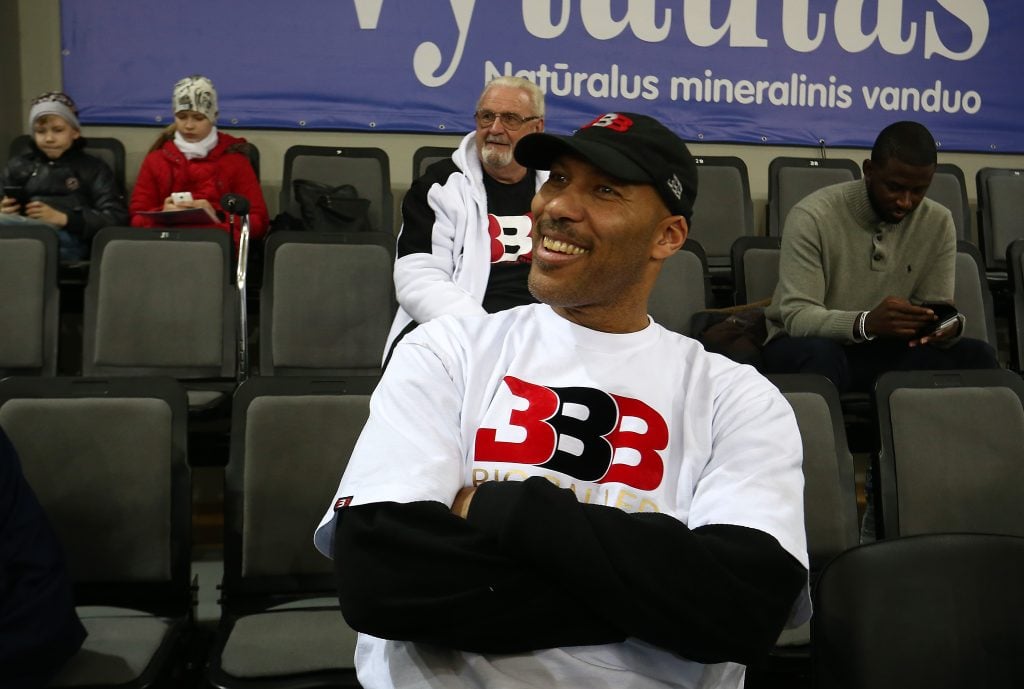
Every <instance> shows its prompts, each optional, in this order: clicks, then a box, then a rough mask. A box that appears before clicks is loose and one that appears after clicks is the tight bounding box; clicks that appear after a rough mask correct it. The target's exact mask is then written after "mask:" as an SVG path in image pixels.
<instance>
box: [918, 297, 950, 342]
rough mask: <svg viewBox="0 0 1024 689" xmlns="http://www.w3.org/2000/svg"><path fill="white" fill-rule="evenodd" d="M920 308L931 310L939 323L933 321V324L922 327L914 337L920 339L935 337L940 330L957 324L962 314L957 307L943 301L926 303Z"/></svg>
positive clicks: (921, 304)
mask: <svg viewBox="0 0 1024 689" xmlns="http://www.w3.org/2000/svg"><path fill="white" fill-rule="evenodd" d="M918 306H923V307H924V308H926V309H931V310H932V311H933V312H934V313H935V315H936V316H937V317H938V320H937V321H932V322H931V323H927V324H925V325H923V326H921V328H920V329H919V330H918V331H917V333H916V334H915V335H914V336H915V337H916V338H918V339H920V338H922V337H927V336H928V335H933V334H935V333H937V332H938V331H940V330H944V329H946V328H948V327H949V326H951V325H953V324H954V323H956V321H957V317H958V316H959V315H960V312H959V311H957V309H956V307H955V306H953V305H952V304H947V303H946V302H943V301H926V302H922V303H920V304H918Z"/></svg>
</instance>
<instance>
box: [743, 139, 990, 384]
mask: <svg viewBox="0 0 1024 689" xmlns="http://www.w3.org/2000/svg"><path fill="white" fill-rule="evenodd" d="M935 165H936V147H935V140H934V139H933V138H932V135H931V133H930V132H929V131H928V130H927V129H926V128H925V127H924V126H922V125H921V124H918V123H916V122H897V123H895V124H892V125H890V126H888V127H886V128H885V129H884V130H883V131H882V132H881V134H879V135H878V139H877V140H876V141H875V145H874V147H873V148H872V151H871V159H870V160H865V161H864V179H863V180H856V181H853V182H846V183H842V184H836V185H833V186H830V187H826V188H824V189H821V190H819V191H817V192H815V193H813V194H811V195H809V196H807V197H806V198H804V199H803V200H802V201H800V203H798V204H797V205H796V206H794V207H793V210H792V211H790V213H789V215H788V216H787V218H786V223H785V227H784V232H783V236H782V254H781V258H780V263H779V283H778V285H777V286H776V288H775V294H774V296H773V298H772V303H771V306H769V307H768V310H767V320H768V340H769V341H768V344H766V345H765V348H764V352H763V361H764V365H763V370H764V371H765V372H767V373H818V374H821V375H824V376H826V377H827V378H829V379H830V380H832V382H833V383H835V385H836V387H837V388H838V389H839V391H840V392H846V391H866V390H870V389H871V387H872V386H873V384H874V381H875V379H876V378H877V377H878V375H879V374H881V373H882V372H884V371H888V370H913V369H954V368H996V367H998V365H999V364H998V362H997V360H996V357H995V352H994V351H993V349H992V347H990V346H989V345H988V344H987V343H985V342H982V341H979V340H972V339H968V338H961V337H960V334H961V332H962V331H963V327H964V322H965V321H964V317H963V315H959V316H958V317H957V318H956V319H953V320H947V319H945V318H942V319H940V315H943V314H942V309H940V307H939V306H937V305H936V304H952V299H953V285H954V268H955V262H956V230H955V228H954V225H953V218H952V216H951V215H950V213H949V210H948V209H946V208H945V207H944V206H942V205H940V204H938V203H936V202H934V201H931V200H929V199H926V198H925V193H926V192H927V191H928V187H929V185H930V184H931V181H932V176H933V175H934V173H935ZM922 304H931V306H924V305H922Z"/></svg>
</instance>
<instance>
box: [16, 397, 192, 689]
mask: <svg viewBox="0 0 1024 689" xmlns="http://www.w3.org/2000/svg"><path fill="white" fill-rule="evenodd" d="M186 418H187V409H186V402H185V392H184V391H183V390H182V388H181V386H180V385H179V384H178V383H177V382H175V381H174V380H171V379H169V378H110V379H89V378H7V379H6V380H3V381H0V425H2V426H3V428H4V429H5V431H6V432H7V434H8V436H9V437H10V438H11V441H12V442H13V443H14V445H15V447H16V448H17V450H18V453H19V455H20V457H21V460H22V465H23V467H24V471H25V477H26V479H27V480H28V482H29V484H30V485H31V486H32V489H33V490H34V492H35V493H36V495H37V496H38V498H39V501H40V503H41V504H42V505H43V507H44V509H45V510H46V512H47V514H48V516H49V518H50V520H51V522H52V523H53V525H54V529H55V531H56V533H57V535H58V537H59V539H60V541H61V544H62V545H63V547H64V552H65V555H66V558H67V563H68V572H69V575H70V577H71V580H72V582H73V585H74V589H75V603H76V606H77V611H78V615H79V617H80V618H81V620H82V623H83V624H84V625H85V628H86V630H87V631H88V637H87V638H86V640H85V643H84V644H83V646H82V648H81V649H80V650H79V652H78V653H77V654H76V655H75V656H74V657H73V658H72V659H71V660H70V661H69V663H68V664H67V665H66V666H65V667H64V668H63V669H62V670H61V671H60V673H59V674H58V676H57V678H56V679H55V680H54V681H53V683H51V684H50V685H49V686H51V687H83V688H85V687H88V688H89V689H95V688H96V687H114V686H116V687H121V688H124V689H133V688H134V689H142V688H143V687H150V686H153V685H154V683H155V682H156V681H157V680H160V681H163V682H168V681H173V679H174V677H176V676H177V675H176V674H175V672H179V671H180V662H181V661H183V657H182V648H183V643H184V642H185V641H187V639H188V636H189V633H190V631H191V628H192V624H191V623H192V617H191V606H192V595H191V588H190V581H189V559H190V555H191V547H190V542H191V539H190V533H191V518H192V515H191V495H192V494H191V486H190V482H189V475H188V468H187V466H186V452H187V447H186V443H187V439H186V438H187V436H186ZM175 668H177V669H175Z"/></svg>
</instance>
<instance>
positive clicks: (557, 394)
mask: <svg viewBox="0 0 1024 689" xmlns="http://www.w3.org/2000/svg"><path fill="white" fill-rule="evenodd" d="M504 380H505V384H506V385H507V386H508V388H509V390H510V391H511V392H512V394H513V395H515V396H516V397H518V398H519V399H521V400H524V401H525V402H526V405H527V406H526V408H525V409H512V410H511V412H510V413H509V424H510V425H512V426H515V427H517V428H519V429H521V430H522V431H524V432H525V438H524V439H523V440H522V441H519V442H509V441H505V440H498V439H497V431H496V429H494V428H480V429H478V430H477V432H476V453H475V456H474V459H475V460H476V461H479V462H510V463H515V464H530V465H535V466H543V467H544V468H545V469H549V470H551V471H558V472H561V473H563V474H567V475H569V476H572V477H574V478H577V479H579V480H581V481H591V482H595V483H612V482H616V483H624V484H626V485H628V486H632V487H633V488H636V489H638V490H653V489H655V488H657V487H658V486H659V485H660V484H661V479H662V477H663V475H664V472H665V465H664V461H663V459H662V457H661V454H660V451H661V450H664V449H665V448H666V447H668V425H667V424H666V423H665V419H664V418H662V416H661V415H660V414H659V413H658V412H657V411H655V410H654V409H653V408H651V407H650V406H649V405H647V404H645V403H644V402H641V401H640V400H637V399H633V398H631V397H622V396H620V395H612V394H609V393H606V392H604V391H602V390H596V389H594V388H585V387H564V388H555V387H545V386H543V385H535V384H534V383H528V382H526V381H525V380H520V379H519V378H515V377H513V376H505V379H504ZM626 420H629V421H626ZM624 421H626V423H625V424H624V423H623V422H624ZM631 429H635V430H631ZM617 450H627V451H629V450H631V451H632V452H631V453H630V454H632V455H633V459H632V460H631V461H630V462H629V463H624V462H620V463H615V462H613V459H614V457H615V453H616V451H617Z"/></svg>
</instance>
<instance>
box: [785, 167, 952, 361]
mask: <svg viewBox="0 0 1024 689" xmlns="http://www.w3.org/2000/svg"><path fill="white" fill-rule="evenodd" d="M955 266H956V228H955V227H954V225H953V216H952V215H950V212H949V210H948V209H947V208H946V207H945V206H942V205H940V204H938V203H935V202H934V201H931V200H929V199H924V200H923V201H922V202H921V205H920V206H918V207H917V208H916V209H915V210H914V212H913V213H911V214H910V215H908V216H907V217H905V218H904V219H903V221H902V222H900V223H898V224H896V225H891V224H889V223H885V222H883V221H882V220H881V219H880V218H879V217H878V216H877V215H876V214H875V211H874V209H873V208H872V207H871V202H870V201H869V200H868V194H867V187H866V185H865V182H864V181H863V180H855V181H853V182H844V183H842V184H836V185H833V186H830V187H826V188H824V189H820V190H818V191H816V192H814V193H813V194H811V195H809V196H807V197H806V198H804V199H803V200H802V201H800V202H799V203H798V204H796V205H795V206H794V207H793V210H792V211H790V213H789V215H788V216H787V218H786V223H785V231H784V232H783V235H782V255H781V258H780V261H779V283H778V285H777V286H776V288H775V295H774V296H773V297H772V303H771V305H770V306H769V307H768V309H767V311H766V316H767V319H768V339H769V340H770V339H772V338H774V337H776V336H777V335H778V334H780V333H781V332H788V333H789V334H790V335H792V336H809V335H816V336H820V337H828V338H831V339H835V340H841V341H843V342H853V341H854V339H853V326H854V321H855V320H856V318H857V314H858V313H860V312H861V311H870V310H871V309H873V308H874V307H875V306H877V305H878V304H879V303H880V302H881V301H882V300H883V299H885V298H886V297H888V296H895V297H900V298H902V299H908V300H910V301H951V300H952V299H953V281H954V271H955Z"/></svg>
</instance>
